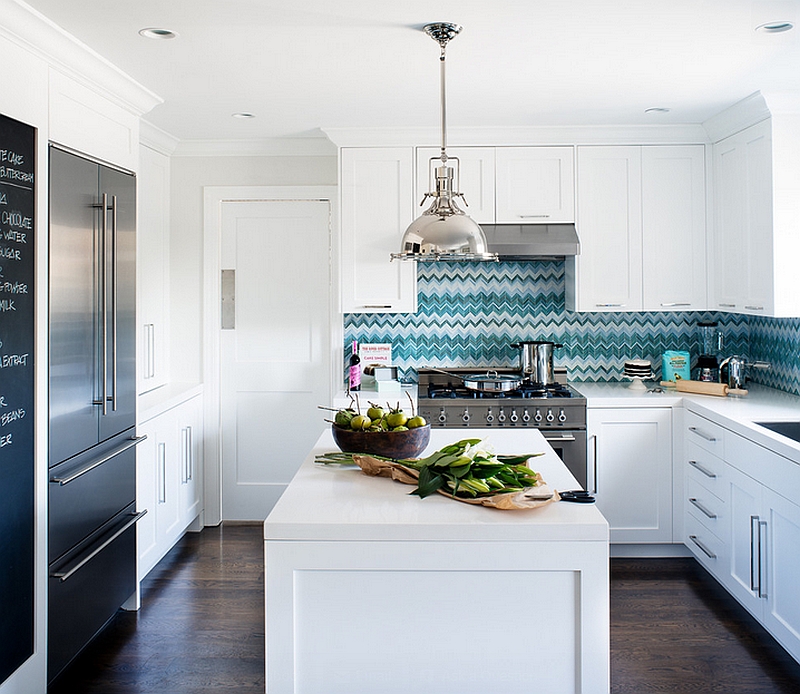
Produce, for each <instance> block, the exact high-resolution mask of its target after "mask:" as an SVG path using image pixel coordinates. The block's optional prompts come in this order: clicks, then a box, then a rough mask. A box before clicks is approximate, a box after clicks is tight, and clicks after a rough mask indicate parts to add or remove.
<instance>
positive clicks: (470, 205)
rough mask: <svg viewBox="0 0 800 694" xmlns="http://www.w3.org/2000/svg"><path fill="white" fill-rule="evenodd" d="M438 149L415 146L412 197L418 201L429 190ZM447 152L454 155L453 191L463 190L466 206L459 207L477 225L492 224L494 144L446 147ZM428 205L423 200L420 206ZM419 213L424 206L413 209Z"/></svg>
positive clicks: (417, 202)
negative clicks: (414, 172)
mask: <svg viewBox="0 0 800 694" xmlns="http://www.w3.org/2000/svg"><path fill="white" fill-rule="evenodd" d="M440 152H441V150H440V149H439V148H438V147H418V148H417V176H416V181H417V186H416V194H415V198H414V202H415V204H417V205H418V204H419V201H420V200H422V198H423V196H424V195H425V193H429V192H431V191H432V190H433V183H434V182H433V181H432V180H431V168H432V167H433V166H436V162H433V163H432V162H431V159H436V161H437V162H439V163H441V162H440V161H439V160H438V157H439V154H440ZM447 155H448V156H449V157H457V158H458V164H454V166H457V167H458V168H457V171H458V172H459V174H458V179H459V180H457V181H456V183H455V186H456V190H457V191H459V192H460V193H463V195H464V200H465V201H466V205H463V206H462V208H463V209H464V211H465V212H466V213H467V214H468V215H469V216H470V217H472V219H474V220H475V221H476V222H478V224H494V193H495V187H494V147H448V148H447ZM428 204H429V202H428V201H426V204H425V206H424V207H427V205H428ZM416 209H417V212H421V211H422V209H424V208H419V207H418V208H416Z"/></svg>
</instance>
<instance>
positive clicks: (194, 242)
mask: <svg viewBox="0 0 800 694" xmlns="http://www.w3.org/2000/svg"><path fill="white" fill-rule="evenodd" d="M171 169H172V171H171V196H170V209H171V213H170V291H171V297H170V299H171V301H170V322H171V325H170V331H171V343H170V355H171V360H172V364H171V368H170V376H171V380H173V381H179V382H180V381H183V382H189V383H199V382H202V380H203V360H202V356H203V355H202V348H201V345H202V340H203V326H202V316H203V306H202V297H203V188H204V186H237V185H242V186H255V185H262V186H293V185H294V186H314V185H336V184H337V158H336V156H335V155H333V156H174V157H173V158H172V162H171Z"/></svg>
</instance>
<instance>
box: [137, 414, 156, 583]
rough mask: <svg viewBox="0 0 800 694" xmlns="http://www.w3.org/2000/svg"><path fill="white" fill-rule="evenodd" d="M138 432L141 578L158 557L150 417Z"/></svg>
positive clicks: (154, 436) (153, 453)
mask: <svg viewBox="0 0 800 694" xmlns="http://www.w3.org/2000/svg"><path fill="white" fill-rule="evenodd" d="M137 432H138V434H139V435H140V436H142V435H144V436H147V438H146V439H145V440H144V441H142V442H141V443H140V444H139V445H138V446H137V447H136V510H137V511H145V510H146V511H147V514H146V515H144V516H142V518H141V519H140V520H139V522H138V523H136V549H137V555H138V563H137V567H138V576H139V580H140V581H141V580H142V579H143V578H144V577H145V576H146V575H147V574H148V572H149V571H150V569H152V568H153V567H154V566H155V565H156V562H158V560H159V559H160V558H161V553H160V552H159V547H160V545H159V537H158V530H157V527H156V504H157V499H158V488H159V478H158V474H159V472H158V465H157V463H158V434H157V431H156V427H155V425H154V423H153V422H152V421H150V422H145V423H144V424H140V425H139V426H138V427H137Z"/></svg>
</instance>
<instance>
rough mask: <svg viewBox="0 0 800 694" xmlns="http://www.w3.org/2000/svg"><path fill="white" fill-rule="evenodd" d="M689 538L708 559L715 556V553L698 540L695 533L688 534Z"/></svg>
mask: <svg viewBox="0 0 800 694" xmlns="http://www.w3.org/2000/svg"><path fill="white" fill-rule="evenodd" d="M689 539H690V540H691V541H692V542H694V543H695V544H696V545H697V546H698V547H699V548H700V551H701V552H702V553H703V554H705V555H706V556H707V557H708V558H709V559H716V558H717V555H716V554H714V553H713V552H712V551H711V550H710V549H709V548H708V547H706V546H705V545H704V544H703V543H702V542H700V540H698V539H697V535H689Z"/></svg>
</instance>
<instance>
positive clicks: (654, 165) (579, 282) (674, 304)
mask: <svg viewBox="0 0 800 694" xmlns="http://www.w3.org/2000/svg"><path fill="white" fill-rule="evenodd" d="M704 157H705V154H704V147H703V146H702V145H689V146H673V145H652V146H650V145H648V146H641V147H640V146H582V147H578V170H577V227H578V235H579V237H580V241H581V253H580V255H578V256H576V257H575V258H568V259H567V263H566V276H567V277H566V279H567V281H566V303H567V308H569V309H571V310H577V311H642V310H645V311H689V310H701V309H705V308H706V305H707V301H706V296H707V294H706V253H705V226H706V225H705V214H706V212H705V211H706V205H705V158H704Z"/></svg>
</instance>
